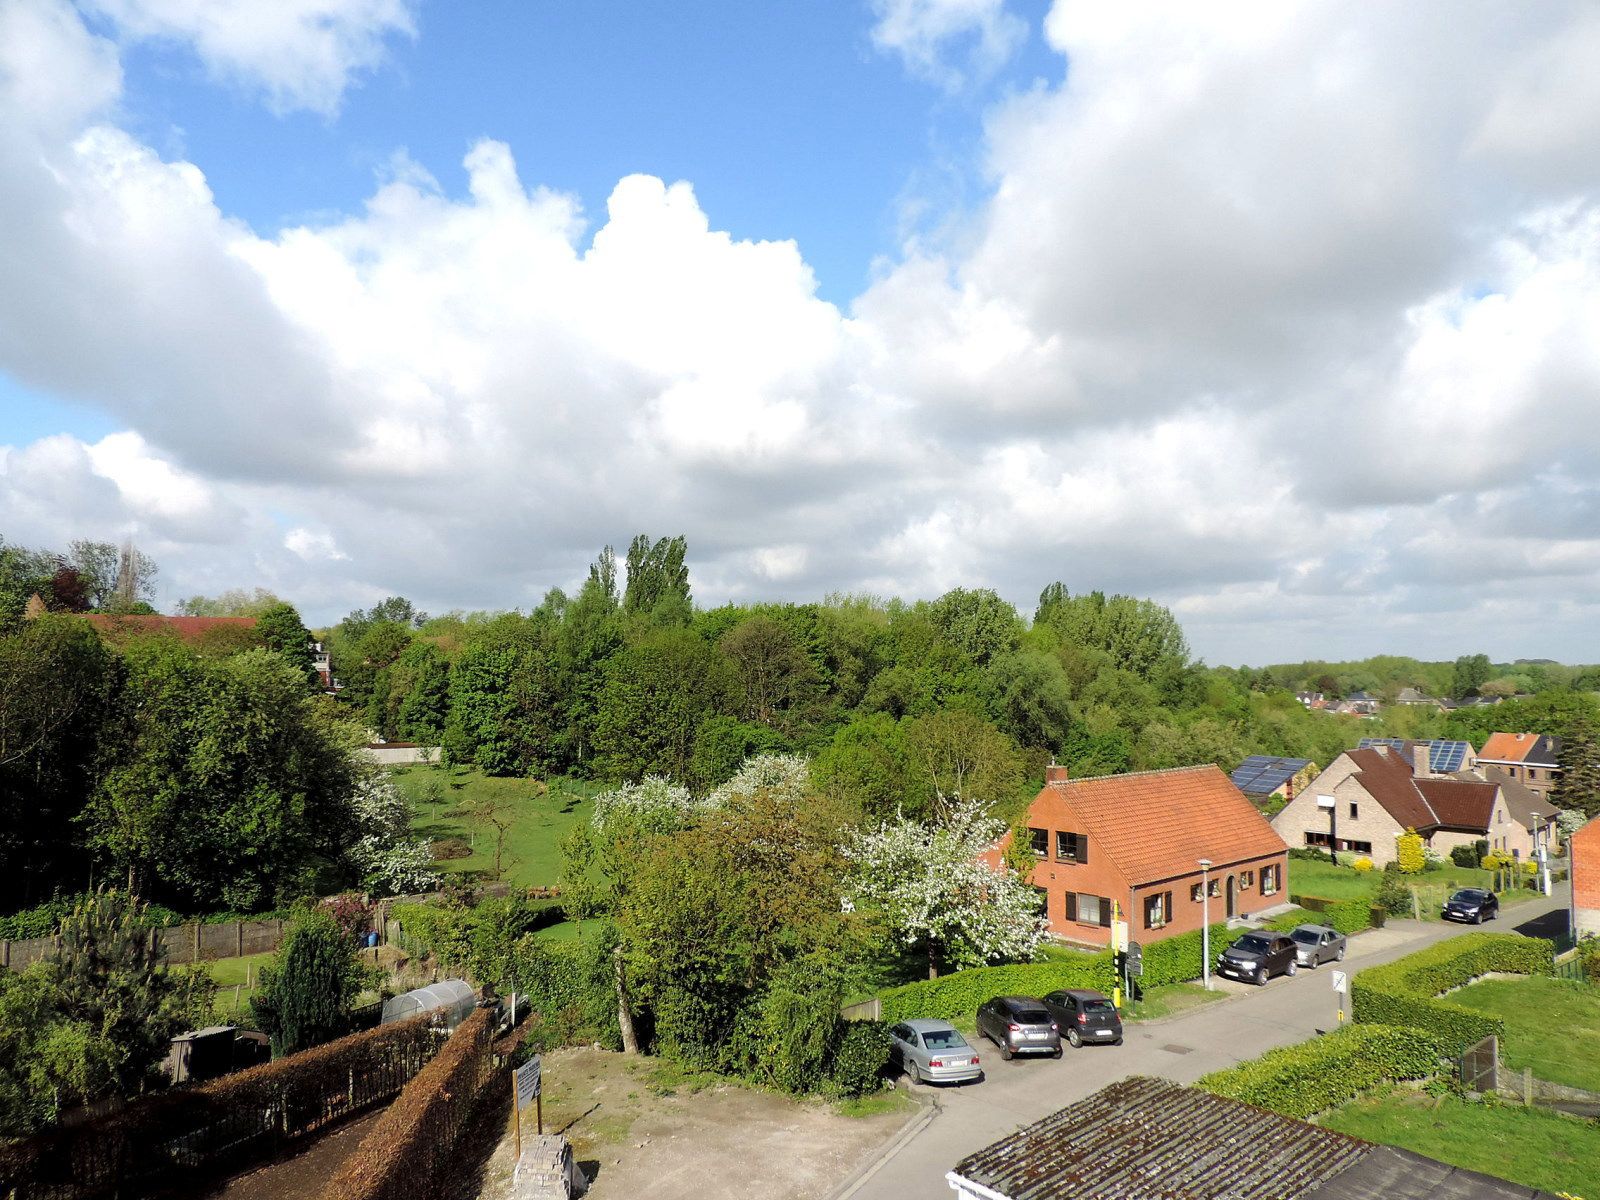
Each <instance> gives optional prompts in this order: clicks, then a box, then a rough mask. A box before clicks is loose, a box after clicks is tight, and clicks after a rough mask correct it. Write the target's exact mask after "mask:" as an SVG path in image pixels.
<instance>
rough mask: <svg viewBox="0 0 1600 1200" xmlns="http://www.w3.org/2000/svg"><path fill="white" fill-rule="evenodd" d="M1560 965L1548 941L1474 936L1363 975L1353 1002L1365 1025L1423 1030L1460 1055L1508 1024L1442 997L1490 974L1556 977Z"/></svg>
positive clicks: (1359, 976)
mask: <svg viewBox="0 0 1600 1200" xmlns="http://www.w3.org/2000/svg"><path fill="white" fill-rule="evenodd" d="M1554 964H1555V946H1554V945H1553V944H1551V943H1550V942H1549V941H1547V940H1546V939H1544V938H1530V937H1523V936H1522V935H1521V934H1517V933H1469V934H1465V935H1463V936H1461V937H1455V938H1451V939H1450V940H1449V941H1446V942H1440V943H1439V944H1438V945H1435V946H1429V947H1428V948H1427V949H1425V950H1418V951H1417V952H1416V953H1415V954H1408V955H1406V957H1404V958H1402V959H1398V960H1396V961H1395V962H1392V963H1387V964H1385V965H1384V966H1381V967H1368V968H1367V969H1366V970H1365V971H1361V972H1359V973H1357V974H1356V976H1355V977H1354V978H1353V979H1351V981H1350V1001H1351V1006H1352V1008H1353V1009H1354V1012H1355V1019H1356V1021H1357V1022H1358V1023H1360V1024H1365V1025H1404V1026H1408V1027H1410V1028H1412V1029H1420V1030H1422V1031H1424V1032H1425V1033H1428V1034H1431V1035H1432V1036H1433V1037H1435V1038H1436V1039H1438V1041H1439V1044H1440V1045H1441V1046H1442V1047H1443V1048H1444V1049H1445V1050H1446V1051H1447V1052H1448V1053H1450V1054H1459V1053H1461V1051H1463V1050H1464V1049H1466V1048H1467V1047H1468V1046H1470V1045H1472V1043H1474V1042H1476V1041H1479V1040H1480V1039H1482V1038H1486V1037H1488V1036H1489V1035H1490V1034H1497V1035H1499V1034H1504V1032H1505V1023H1504V1022H1503V1021H1501V1020H1500V1019H1499V1018H1497V1017H1489V1016H1485V1015H1484V1014H1482V1013H1478V1012H1474V1011H1473V1010H1472V1009H1470V1008H1466V1007H1464V1006H1463V1005H1460V1004H1453V1003H1451V1002H1450V1001H1449V1000H1445V999H1441V998H1440V997H1441V995H1442V993H1444V992H1447V991H1450V990H1451V989H1452V988H1458V987H1461V986H1463V985H1465V984H1467V983H1470V982H1471V981H1472V980H1474V979H1476V978H1477V977H1478V976H1480V975H1486V974H1488V973H1489V972H1490V971H1503V972H1506V973H1507V974H1512V975H1550V974H1553V973H1554V970H1555V965H1554Z"/></svg>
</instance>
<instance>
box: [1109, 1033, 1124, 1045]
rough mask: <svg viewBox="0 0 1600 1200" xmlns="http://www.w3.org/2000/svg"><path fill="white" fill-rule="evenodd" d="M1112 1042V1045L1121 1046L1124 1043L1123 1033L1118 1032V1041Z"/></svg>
mask: <svg viewBox="0 0 1600 1200" xmlns="http://www.w3.org/2000/svg"><path fill="white" fill-rule="evenodd" d="M1111 1044H1112V1045H1113V1046H1120V1045H1122V1035H1121V1034H1120V1033H1119V1034H1117V1039H1116V1041H1114V1042H1112V1043H1111Z"/></svg>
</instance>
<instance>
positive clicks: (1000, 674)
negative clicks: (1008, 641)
mask: <svg viewBox="0 0 1600 1200" xmlns="http://www.w3.org/2000/svg"><path fill="white" fill-rule="evenodd" d="M989 675H990V677H991V678H992V679H993V689H994V693H995V699H996V703H997V706H998V708H999V716H1000V728H1001V729H1002V730H1004V731H1005V732H1006V733H1007V734H1009V735H1010V736H1011V738H1012V739H1013V740H1015V741H1016V743H1017V744H1018V745H1020V746H1031V747H1037V748H1039V749H1043V750H1048V751H1051V752H1053V753H1057V754H1059V753H1060V751H1061V748H1062V747H1063V746H1064V745H1065V743H1066V740H1067V736H1068V734H1069V733H1070V731H1071V729H1072V685H1071V681H1070V680H1069V679H1068V677H1067V673H1066V670H1065V669H1064V668H1063V667H1062V665H1061V660H1060V658H1059V657H1057V656H1056V655H1052V654H1045V653H1042V652H1040V651H1036V650H1022V651H1018V652H1016V653H1012V654H1002V655H1000V656H998V657H997V658H995V659H994V660H993V662H991V663H990V665H989Z"/></svg>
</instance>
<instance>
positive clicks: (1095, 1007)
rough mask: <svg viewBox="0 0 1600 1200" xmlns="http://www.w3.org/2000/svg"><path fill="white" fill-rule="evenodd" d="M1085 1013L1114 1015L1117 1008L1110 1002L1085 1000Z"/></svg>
mask: <svg viewBox="0 0 1600 1200" xmlns="http://www.w3.org/2000/svg"><path fill="white" fill-rule="evenodd" d="M1083 1011H1084V1012H1086V1013H1114V1012H1116V1011H1117V1009H1116V1006H1115V1005H1114V1004H1112V1003H1111V1001H1109V1000H1085V1001H1084V1002H1083Z"/></svg>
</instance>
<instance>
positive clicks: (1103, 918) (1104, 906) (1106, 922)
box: [1100, 896, 1111, 929]
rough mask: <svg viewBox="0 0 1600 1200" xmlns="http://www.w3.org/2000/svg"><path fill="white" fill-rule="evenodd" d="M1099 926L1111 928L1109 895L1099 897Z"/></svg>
mask: <svg viewBox="0 0 1600 1200" xmlns="http://www.w3.org/2000/svg"><path fill="white" fill-rule="evenodd" d="M1100 928H1101V929H1110V928H1111V897H1109V896H1101V897H1100Z"/></svg>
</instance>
